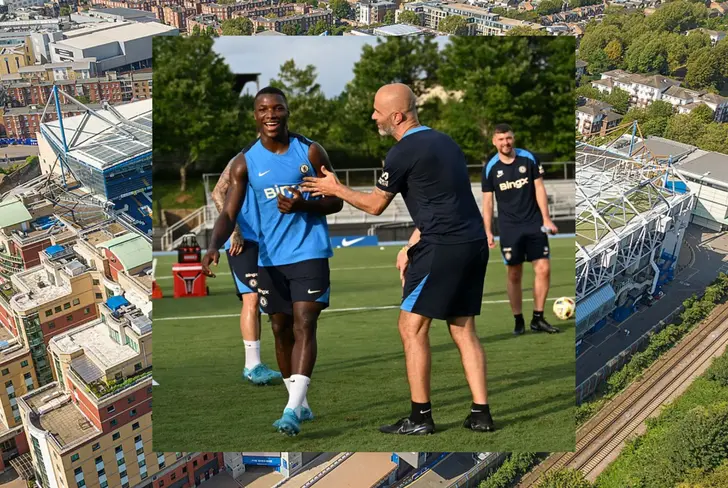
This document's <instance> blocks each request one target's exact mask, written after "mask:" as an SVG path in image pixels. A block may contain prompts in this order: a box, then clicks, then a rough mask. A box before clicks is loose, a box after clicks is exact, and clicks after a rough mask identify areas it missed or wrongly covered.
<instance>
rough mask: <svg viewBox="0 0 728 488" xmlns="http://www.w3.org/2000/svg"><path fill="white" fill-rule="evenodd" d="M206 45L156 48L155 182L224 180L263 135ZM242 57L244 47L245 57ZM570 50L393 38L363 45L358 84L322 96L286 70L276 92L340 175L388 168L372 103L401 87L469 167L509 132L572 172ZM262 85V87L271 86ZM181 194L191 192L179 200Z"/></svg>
mask: <svg viewBox="0 0 728 488" xmlns="http://www.w3.org/2000/svg"><path fill="white" fill-rule="evenodd" d="M213 42H214V41H213V39H211V38H209V37H206V36H194V37H186V38H184V37H167V38H160V39H157V40H156V41H155V43H154V59H155V72H154V78H155V80H154V81H155V94H154V95H155V96H154V109H153V110H154V149H153V151H154V172H155V178H156V177H159V178H162V179H177V178H179V179H180V180H181V183H182V186H183V187H184V184H185V180H186V177H187V173H188V172H192V173H199V172H213V171H220V170H222V168H223V167H224V165H225V163H226V162H227V161H228V160H229V159H230V158H231V157H232V156H233V155H235V154H236V153H237V152H238V151H239V150H240V148H241V147H244V146H245V145H246V144H247V143H248V142H249V141H250V140H252V139H254V138H255V136H256V131H255V124H254V120H253V115H252V109H253V106H252V104H253V100H252V97H251V96H239V94H237V93H234V91H233V86H234V75H233V74H232V73H231V71H230V69H229V67H228V65H227V64H226V63H225V61H224V60H223V59H222V58H221V57H220V56H219V55H217V54H216V53H214V52H213V51H212V45H213ZM243 48H245V47H244V46H243V45H241V49H243ZM574 62H575V60H574V40H573V38H570V37H547V38H546V37H533V38H518V37H506V38H498V37H453V38H451V39H450V41H449V43H448V44H447V45H446V46H445V47H444V48H442V49H439V48H438V45H437V43H436V42H435V41H434V40H433V39H430V38H424V37H416V38H402V37H390V38H387V39H386V40H384V41H383V40H378V42H377V44H376V45H365V46H364V47H363V49H362V53H361V57H360V59H359V61H358V62H357V63H356V64H355V66H354V73H353V74H354V76H353V79H352V80H351V81H350V82H349V83H348V84H347V86H346V88H345V89H344V91H343V92H342V93H341V94H340V95H338V96H336V97H332V98H329V97H326V96H325V94H324V93H323V91H322V90H321V88H320V86H319V84H318V83H317V81H316V80H317V76H318V73H317V72H316V68H315V67H313V66H298V65H297V64H296V63H295V60H289V61H287V62H286V63H284V64H283V65H282V66H281V68H280V72H279V74H278V77H277V78H276V79H275V80H273V81H272V82H271V84H272V85H275V86H278V87H280V88H281V89H283V90H284V92H285V93H286V94H287V97H288V100H289V105H290V109H291V118H290V126H291V129H292V130H295V131H296V132H300V133H302V134H304V135H306V136H307V137H310V138H311V139H313V140H316V141H317V142H320V143H321V144H322V145H323V146H324V147H325V148H326V150H327V151H328V152H329V155H330V156H331V159H332V162H333V164H334V166H335V167H336V168H342V169H345V168H370V167H378V166H381V164H382V161H383V159H384V157H385V155H386V153H387V151H388V150H389V148H391V146H392V143H393V141H392V140H390V139H389V138H384V137H381V136H380V135H379V134H378V131H377V129H376V126H375V124H374V123H373V122H372V120H371V114H372V103H373V99H374V94H375V92H376V91H377V89H378V88H379V87H381V86H382V85H383V84H386V83H392V82H401V83H405V84H407V85H409V86H410V87H412V88H413V90H414V91H415V94H416V95H418V96H422V95H423V94H426V93H428V92H429V91H430V90H431V89H433V88H435V87H437V88H441V89H442V90H444V92H445V93H450V94H452V95H453V96H451V97H449V98H448V97H442V98H441V97H431V98H429V99H427V101H425V102H424V103H422V104H421V106H420V109H419V116H420V121H421V123H423V124H425V125H428V126H430V127H432V128H434V129H438V130H442V131H443V132H445V133H447V134H449V135H450V136H451V137H453V139H455V141H457V142H458V143H459V144H460V146H461V147H462V149H463V151H464V153H465V154H466V156H467V158H468V160H469V161H470V162H471V163H482V162H483V161H484V160H485V158H486V157H487V156H488V155H489V154H490V153H491V152H492V146H491V143H490V138H491V135H492V130H493V127H494V125H495V124H498V123H509V124H511V125H512V126H513V127H514V129H515V132H516V137H517V144H518V145H519V147H526V148H528V149H529V150H531V151H533V152H535V153H537V154H539V155H540V156H541V158H542V159H543V160H550V161H573V160H574V159H573V158H574V142H573V141H574V140H573V136H572V135H573V132H572V131H573V129H572V127H573V120H574V119H573V117H574V115H573V112H572V110H573V100H574V98H573V97H574V76H573V66H574ZM263 84H265V81H263ZM183 191H184V190H183Z"/></svg>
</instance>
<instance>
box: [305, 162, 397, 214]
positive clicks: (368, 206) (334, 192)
mask: <svg viewBox="0 0 728 488" xmlns="http://www.w3.org/2000/svg"><path fill="white" fill-rule="evenodd" d="M321 172H322V174H323V177H321V178H312V177H310V176H309V177H306V178H304V180H305V182H304V183H303V185H301V188H302V189H303V190H304V191H310V192H311V193H312V194H313V195H314V196H318V195H326V196H333V197H337V198H339V199H341V200H343V201H344V202H346V203H348V204H349V205H352V206H354V207H356V208H358V209H359V210H363V211H364V212H366V213H368V214H371V215H381V214H382V212H384V210H385V209H386V208H387V207H388V206H389V204H390V203H391V202H392V199H393V198H394V193H391V192H388V191H384V190H381V189H380V188H374V189H373V190H372V191H371V192H362V191H356V190H352V189H351V188H349V187H348V186H346V185H342V184H341V182H340V181H339V179H338V178H337V177H336V175H335V174H333V173H331V172H329V171H328V170H327V169H326V167H324V166H322V168H321Z"/></svg>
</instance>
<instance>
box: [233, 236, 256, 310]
mask: <svg viewBox="0 0 728 488" xmlns="http://www.w3.org/2000/svg"><path fill="white" fill-rule="evenodd" d="M227 259H228V264H229V265H230V273H231V274H232V275H233V282H234V283H235V293H236V294H237V295H238V298H240V299H241V300H242V299H243V295H245V294H246V293H257V292H258V243H257V242H254V241H245V243H244V244H243V252H242V253H240V254H238V255H237V256H231V255H230V250H228V251H227Z"/></svg>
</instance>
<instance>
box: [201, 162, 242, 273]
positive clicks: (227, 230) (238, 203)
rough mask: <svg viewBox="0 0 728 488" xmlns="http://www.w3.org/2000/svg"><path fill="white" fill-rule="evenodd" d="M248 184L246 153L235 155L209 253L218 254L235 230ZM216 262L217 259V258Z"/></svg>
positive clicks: (213, 230)
mask: <svg viewBox="0 0 728 488" xmlns="http://www.w3.org/2000/svg"><path fill="white" fill-rule="evenodd" d="M247 186H248V167H247V164H246V162H245V155H243V154H242V153H241V154H238V155H237V156H235V158H234V159H233V161H232V163H231V167H230V186H229V187H228V191H227V197H226V198H225V202H224V203H223V206H222V209H221V211H220V215H219V216H218V217H217V220H216V221H215V227H213V229H212V238H211V239H210V245H209V246H208V249H207V252H208V254H210V255H211V256H217V254H218V250H219V249H220V248H221V247H222V246H223V245H224V244H225V241H226V240H227V239H228V237H230V234H231V233H232V232H233V229H234V228H235V222H236V220H237V215H238V213H240V208H241V207H242V206H243V200H244V199H245V190H246V188H247ZM215 262H217V261H216V260H215ZM203 264H204V263H203ZM207 264H209V262H208V263H207Z"/></svg>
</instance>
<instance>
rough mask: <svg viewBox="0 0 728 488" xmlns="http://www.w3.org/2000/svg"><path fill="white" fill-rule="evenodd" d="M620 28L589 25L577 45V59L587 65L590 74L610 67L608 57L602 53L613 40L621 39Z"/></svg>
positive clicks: (607, 25)
mask: <svg viewBox="0 0 728 488" xmlns="http://www.w3.org/2000/svg"><path fill="white" fill-rule="evenodd" d="M621 34H622V33H621V31H620V26H616V25H610V24H597V25H594V24H590V25H589V27H587V29H586V31H585V32H584V37H583V38H582V40H581V42H580V43H579V57H580V58H581V59H583V60H584V61H586V62H587V63H589V69H590V71H591V72H592V73H598V72H600V71H604V70H607V69H609V68H610V67H611V64H610V63H611V62H610V60H609V57H608V56H607V54H606V53H605V52H604V49H605V48H606V46H607V45H608V44H609V43H610V42H612V41H613V40H620V39H621Z"/></svg>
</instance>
